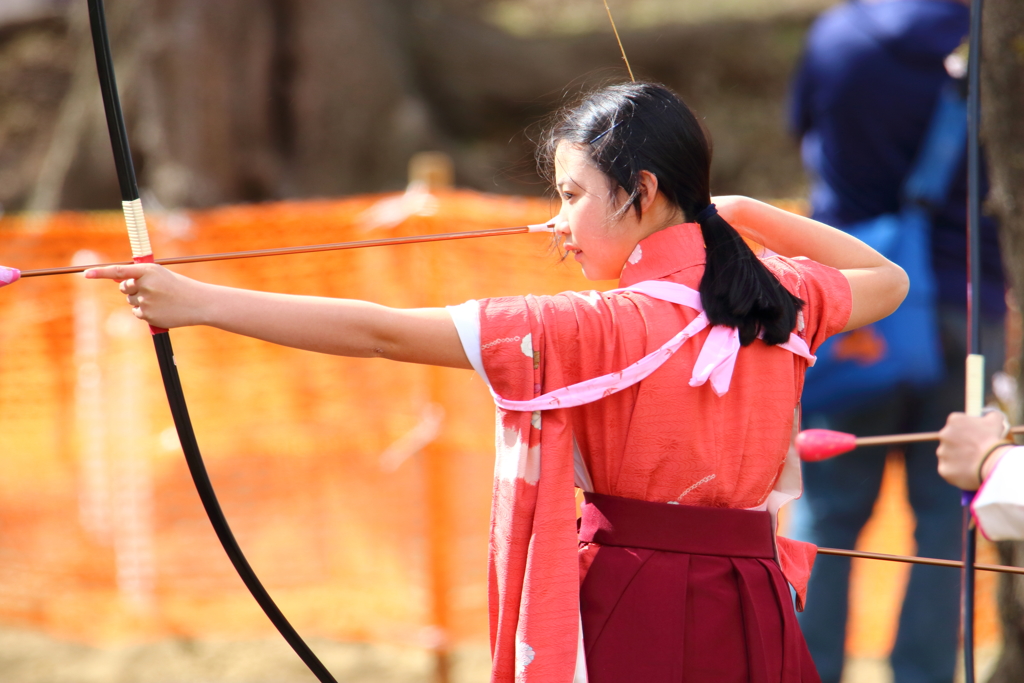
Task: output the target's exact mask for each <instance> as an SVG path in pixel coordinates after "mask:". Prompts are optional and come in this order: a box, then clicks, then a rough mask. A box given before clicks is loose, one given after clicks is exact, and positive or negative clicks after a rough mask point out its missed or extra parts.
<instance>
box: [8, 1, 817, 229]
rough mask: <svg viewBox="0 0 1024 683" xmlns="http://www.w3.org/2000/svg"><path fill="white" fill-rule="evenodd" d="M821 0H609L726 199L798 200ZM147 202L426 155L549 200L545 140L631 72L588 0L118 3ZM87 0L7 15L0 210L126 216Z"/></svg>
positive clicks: (311, 190)
mask: <svg viewBox="0 0 1024 683" xmlns="http://www.w3.org/2000/svg"><path fill="white" fill-rule="evenodd" d="M828 4H830V3H829V2H828V0H696V1H694V2H686V3H680V2H674V1H672V0H638V1H636V2H628V1H627V0H612V1H611V2H610V5H611V9H612V11H613V13H614V14H615V17H616V19H617V21H618V24H619V26H620V28H621V30H622V39H623V42H624V44H625V47H626V51H627V53H628V55H629V57H630V60H631V62H632V64H633V68H634V70H635V72H636V74H637V77H638V78H644V79H653V80H658V81H662V82H664V83H666V84H668V85H670V86H671V87H673V88H675V89H676V90H677V91H678V92H680V93H681V94H682V95H683V97H684V98H685V99H686V100H687V101H688V102H689V103H690V104H691V106H693V107H694V108H695V109H696V110H697V111H698V112H699V113H700V114H701V115H702V116H703V117H705V119H706V121H707V123H708V126H709V128H710V129H711V131H712V134H713V136H714V139H715V144H716V157H715V166H714V190H715V191H716V192H740V193H745V194H752V195H757V196H762V197H791V196H797V195H799V194H802V191H803V188H804V179H803V175H802V171H801V169H800V164H799V159H798V156H797V148H796V144H795V142H794V141H793V140H791V139H790V138H789V136H788V135H787V133H786V126H785V100H786V92H787V83H788V79H789V75H790V72H791V69H792V65H793V63H794V61H795V60H796V58H797V57H798V55H799V51H800V45H801V41H802V38H803V34H804V32H805V30H806V29H807V27H808V26H809V24H810V21H811V20H812V18H813V16H814V15H815V14H816V13H817V12H818V11H820V10H821V9H822V8H823V7H824V6H826V5H828ZM107 10H108V15H109V21H110V25H111V33H112V36H113V38H112V39H113V43H114V52H115V59H116V61H117V74H118V78H119V85H120V88H121V93H122V101H123V104H124V106H125V109H126V116H127V119H128V122H129V126H130V131H129V133H130V137H131V141H132V145H133V148H134V149H133V151H134V153H135V159H136V165H137V167H138V171H139V176H140V182H141V184H142V185H143V187H144V188H145V191H146V194H147V201H149V202H153V201H155V202H157V203H159V204H160V205H163V206H166V207H169V208H179V207H180V208H189V207H205V206H211V205H218V204H223V203H231V202H246V201H263V200H272V199H283V198H301V197H317V196H334V195H342V194H352V193H361V192H372V191H384V190H395V189H399V188H401V187H402V186H403V185H404V183H405V179H406V166H405V165H406V162H407V160H408V158H409V157H410V156H411V155H412V154H413V153H415V152H417V151H422V150H427V149H431V150H441V151H444V152H447V153H448V154H450V155H451V156H452V157H453V159H454V160H455V168H456V183H457V184H458V185H460V186H464V187H470V188H476V189H480V190H485V191H494V192H501V193H512V194H541V193H543V192H544V191H545V189H546V188H545V187H544V185H543V183H542V181H541V180H540V178H539V177H538V175H537V174H536V169H535V166H534V162H533V156H532V152H533V146H534V145H533V141H534V139H535V138H536V136H537V135H538V134H539V131H540V130H541V129H542V124H543V120H544V117H545V116H546V115H547V114H549V113H550V112H551V111H552V110H553V109H554V108H556V107H557V106H558V105H559V104H560V103H562V102H564V101H565V99H566V97H571V96H572V95H573V94H575V93H577V92H578V91H580V90H581V89H586V88H590V87H593V86H595V85H597V84H601V83H606V82H612V81H617V80H622V79H624V78H626V72H625V70H624V68H623V65H622V60H621V58H620V56H619V52H618V47H617V46H616V44H615V40H614V38H613V36H612V34H611V28H610V25H609V23H608V18H607V15H606V13H605V9H604V6H603V4H602V3H601V2H600V1H594V0H565V1H563V2H549V1H545V0H374V1H373V2H369V1H367V0H218V1H217V2H213V3H211V2H207V1H206V0H108V2H107ZM90 49H91V48H90V43H89V35H88V28H87V19H86V17H85V3H84V2H75V3H71V2H68V1H67V0H5V2H4V3H0V203H2V204H3V205H4V206H5V207H6V209H7V210H14V211H17V210H24V209H31V210H43V211H46V210H53V209H58V208H73V209H91V208H101V207H111V206H117V192H116V183H115V178H114V173H113V165H112V163H111V160H110V158H109V157H110V152H109V150H108V149H107V142H106V131H105V128H104V123H103V117H102V109H101V104H100V99H99V91H98V86H97V85H96V78H95V73H94V70H95V69H94V65H93V62H92V57H91V54H90V53H89V50H90Z"/></svg>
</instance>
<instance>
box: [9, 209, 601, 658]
mask: <svg viewBox="0 0 1024 683" xmlns="http://www.w3.org/2000/svg"><path fill="white" fill-rule="evenodd" d="M410 202H411V204H410ZM550 211H551V207H550V206H549V203H548V202H547V201H544V200H525V199H515V198H501V197H489V196H482V195H478V194H475V193H468V192H450V193H444V194H442V195H439V196H433V197H431V196H427V195H421V196H401V197H396V196H387V197H379V196H378V197H361V198H355V199H347V200H342V201H323V202H307V203H294V204H271V205H261V206H247V207H236V208H224V209H217V210H212V211H205V212H194V213H188V214H172V215H150V216H149V222H150V226H151V232H152V235H153V243H154V250H155V252H156V254H157V255H158V256H176V255H186V254H198V253H209V252H221V251H232V250H241V249H258V248H266V247H275V246H282V245H301V244H313V243H320V242H336V241H344V240H352V239H366V238H375V237H391V236H398V235H409V234H424V233H438V232H451V231H456V230H474V229H482V228H489V227H501V226H514V225H523V224H526V223H536V222H540V221H543V220H545V219H547V218H548V217H550V215H551V214H550ZM409 212H413V213H414V214H415V215H413V216H412V217H409V218H407V219H406V220H404V221H403V222H402V223H401V224H400V226H399V227H397V228H387V227H376V228H374V227H373V226H374V225H377V226H380V225H381V224H384V225H387V224H388V223H394V222H395V221H397V220H400V219H401V218H402V217H403V216H404V215H405V214H408V213H409ZM422 214H428V215H422ZM0 235H2V247H0V263H4V264H9V265H12V266H16V267H19V268H22V269H28V268H37V267H47V266H58V265H65V264H69V263H71V262H72V261H73V260H74V259H78V260H79V261H82V260H84V261H86V262H95V261H97V260H98V261H110V260H123V259H128V258H130V257H129V249H128V243H127V240H126V238H125V234H124V227H123V221H122V218H121V216H120V215H119V214H115V213H109V214H89V215H86V214H70V213H68V214H58V215H55V216H52V217H50V218H48V219H46V220H45V222H41V221H38V220H37V221H34V220H33V219H31V218H26V217H14V218H10V217H9V218H5V219H3V220H2V221H0ZM82 250H88V251H90V252H91V253H90V254H81V253H79V252H81V251H82ZM76 254H78V255H77V256H76ZM178 270H179V272H182V273H184V274H187V275H191V276H195V277H198V278H201V279H204V280H207V281H211V282H216V283H221V284H226V285H237V286H242V287H250V288H257V289H266V290H272V291H280V292H294V293H304V294H315V295H326V296H349V297H356V298H363V299H367V300H370V301H376V302H379V303H383V304H387V305H392V306H407V307H417V306H440V305H445V304H452V303H460V302H462V301H465V300H466V299H469V298H477V297H484V296H495V295H505V294H514V293H523V292H528V291H529V292H537V293H551V292H557V291H561V290H565V289H570V288H572V289H579V288H584V287H588V286H593V285H588V284H587V283H586V282H585V281H584V280H583V279H582V277H581V276H580V275H579V274H578V269H576V268H572V267H570V266H568V265H567V264H566V265H562V264H559V263H558V262H557V259H556V258H554V257H553V256H552V255H551V253H550V251H549V242H548V238H547V237H546V236H544V235H536V234H534V235H521V236H519V235H517V236H511V237H493V238H483V239H479V240H472V241H458V242H447V243H440V244H429V245H410V246H401V247H387V248H372V249H364V250H358V251H348V252H339V253H327V254H311V255H298V256H286V257H275V258H261V259H254V260H245V261H230V262H223V263H208V264H197V265H191V266H181V267H179V268H178ZM0 315H2V319H3V321H4V324H3V326H2V328H0V452H2V453H3V465H2V468H3V469H2V471H3V472H4V475H3V477H0V620H2V621H4V622H7V623H15V624H24V625H31V626H34V627H42V628H44V629H46V630H48V631H50V632H53V633H55V634H57V635H63V636H69V637H74V638H78V639H87V640H92V641H111V640H120V639H124V638H129V637H130V638H137V637H140V636H141V637H158V636H165V635H182V636H199V635H203V636H208V635H222V636H231V637H252V636H259V635H265V634H268V633H270V632H271V630H272V627H271V626H270V625H269V623H268V622H267V620H266V619H265V618H264V617H263V616H262V614H261V613H260V612H259V610H258V607H257V606H256V605H255V603H254V602H253V601H252V600H251V598H250V597H249V595H248V593H247V592H246V591H245V589H244V587H243V586H242V584H241V582H240V580H239V579H238V578H237V577H236V576H235V574H234V570H233V569H232V567H231V566H230V564H229V562H228V560H227V559H226V558H225V557H224V554H223V552H222V551H221V549H220V547H219V545H218V544H217V541H216V539H215V538H214V536H213V534H212V532H211V530H210V528H209V523H208V522H207V521H206V518H205V516H204V513H203V511H202V509H201V506H200V504H199V501H198V498H197V496H196V494H195V492H194V491H193V489H192V484H191V481H190V479H189V477H188V474H187V470H186V468H185V465H184V463H183V461H182V458H181V456H180V451H179V449H178V445H177V439H176V436H175V434H174V431H173V429H172V423H171V418H170V413H169V411H168V408H167V407H166V405H165V403H164V397H163V394H162V388H161V384H160V380H159V373H158V369H157V366H156V363H155V362H154V359H153V351H152V345H151V343H150V341H149V339H148V337H149V335H148V332H147V330H146V326H145V325H144V324H142V323H140V322H138V321H137V320H135V319H134V318H133V317H132V316H131V314H130V311H129V309H128V308H127V306H125V305H124V298H123V296H121V295H120V294H119V293H118V292H117V291H116V289H115V288H114V287H113V286H111V285H110V284H109V283H96V282H91V281H85V280H84V279H83V278H81V276H75V275H69V276H55V277H46V278H35V279H29V280H23V281H21V282H18V283H16V284H15V285H13V286H11V287H10V288H8V289H5V290H4V291H3V292H2V293H0ZM172 338H173V341H174V344H175V352H176V357H177V362H178V366H179V369H180V372H181V375H182V382H183V384H184V387H185V393H186V397H187V398H188V399H189V407H190V410H191V413H192V418H193V421H194V423H195V427H196V432H197V434H198V438H199V443H200V447H201V448H202V450H203V452H204V455H205V457H206V459H207V463H208V466H209V469H210V472H211V477H212V479H213V482H214V486H215V487H216V489H217V491H218V492H219V495H220V497H221V501H222V503H223V506H224V508H225V513H226V515H227V516H228V518H229V520H230V521H231V523H232V526H233V528H234V531H235V533H236V535H237V537H238V539H239V543H240V544H241V546H242V547H243V549H244V550H245V552H246V553H247V555H248V557H249V558H250V561H251V562H252V564H253V566H254V568H255V569H256V572H257V574H258V575H260V577H261V578H262V579H263V581H264V582H265V583H266V585H267V587H268V590H270V592H271V594H272V595H273V596H274V597H275V599H276V600H277V601H278V602H279V604H280V606H281V608H282V610H283V611H284V612H285V614H286V615H288V616H289V617H290V618H291V619H292V620H293V622H294V623H295V624H296V626H297V628H299V630H300V632H302V633H304V634H309V635H322V636H327V637H333V638H338V639H373V640H385V641H392V642H409V643H422V644H424V645H434V644H436V643H437V641H438V639H439V638H440V637H442V635H446V636H447V637H448V638H449V639H450V640H451V641H454V642H465V641H467V640H484V639H486V632H487V631H486V629H487V619H486V588H485V584H486V552H487V529H488V513H489V497H490V490H491V472H492V469H493V441H494V437H493V424H494V416H493V404H492V403H491V401H490V398H489V396H488V394H487V391H486V388H485V387H484V385H483V383H482V382H481V381H480V380H479V379H478V378H476V377H475V375H474V374H473V373H470V372H466V371H459V370H444V369H434V368H425V367H418V366H413V365H405V364H397V363H390V362H387V361H382V360H350V359H341V358H334V357H328V356H322V355H317V354H311V353H303V352H298V351H293V350H289V349H283V348H279V347H274V346H272V345H270V344H265V343H262V342H258V341H254V340H250V339H245V338H241V337H236V336H233V335H228V334H224V333H221V332H217V331H215V330H209V329H199V328H196V329H183V330H178V331H175V332H174V333H173V335H172ZM382 457H383V460H382ZM438 627H441V630H439V629H438Z"/></svg>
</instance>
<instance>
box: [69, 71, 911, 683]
mask: <svg viewBox="0 0 1024 683" xmlns="http://www.w3.org/2000/svg"><path fill="white" fill-rule="evenodd" d="M540 159H541V160H542V166H543V168H544V170H546V171H549V172H550V173H551V174H553V176H554V184H555V188H556V189H557V191H558V194H559V196H560V198H561V210H560V212H559V214H558V216H557V217H556V218H554V219H552V222H551V225H552V227H553V229H554V232H555V233H556V235H557V236H558V237H559V238H560V240H561V246H562V248H563V250H564V253H565V254H567V255H569V254H571V255H572V256H573V258H574V259H575V260H576V261H578V262H579V263H580V265H581V267H582V268H583V272H584V273H585V275H586V276H587V277H588V278H591V279H607V278H616V277H617V278H619V283H620V289H617V290H613V291H611V292H603V293H600V292H566V293H562V294H558V295H555V296H533V295H527V296H519V297H503V298H495V299H485V300H481V301H470V302H467V303H465V304H462V305H459V306H453V307H449V308H447V309H444V308H437V309H409V310H403V309H394V308H388V307H385V306H379V305H376V304H371V303H366V302H362V301H352V300H342V299H327V298H316V297H302V296H289V295H282V294H271V293H266V292H255V291H246V290H240V289H232V288H229V287H221V286H218V285H211V284H206V283H202V282H198V281H195V280H191V279H188V278H185V277H182V276H181V275H177V274H175V273H173V272H171V271H169V270H166V269H164V268H162V267H160V266H156V265H152V264H142V265H131V266H111V267H107V268H97V269H94V270H90V271H88V272H87V273H86V277H89V278H107V279H112V280H116V281H119V282H120V283H121V284H120V289H121V291H122V292H123V293H124V294H126V295H127V297H128V302H129V304H130V305H131V306H132V310H133V312H134V313H135V315H136V316H137V317H138V318H141V319H143V320H146V321H148V322H149V323H151V324H152V325H155V326H158V327H163V328H172V327H181V326H186V325H209V326H212V327H216V328H219V329H222V330H226V331H229V332H234V333H237V334H242V335H246V336H250V337H255V338H258V339H263V340H266V341H270V342H274V343H277V344H283V345H287V346H292V347H297V348H301V349H308V350H311V351H318V352H321V353H330V354H338V355H343V356H356V357H367V358H369V357H381V358H389V359H392V360H397V361H405V362H413V363H426V364H431V365H441V366H447V367H456V368H466V369H474V370H475V371H476V372H478V373H479V374H480V376H481V377H482V378H483V379H484V381H485V382H487V384H488V386H489V387H490V390H491V392H492V394H493V396H494V400H495V402H496V404H497V406H498V416H499V421H498V434H497V462H496V467H495V482H494V501H493V508H492V521H491V525H492V531H491V552H490V613H491V642H492V652H493V674H492V677H493V680H494V681H501V682H508V683H511V682H512V681H513V680H515V681H537V682H540V683H569V682H570V681H583V680H588V679H589V680H590V681H591V683H606V682H608V683H612V682H614V683H623V682H626V681H644V683H669V682H670V681H671V682H672V683H676V682H678V681H701V682H703V681H707V682H714V683H725V682H728V681H737V682H739V681H765V682H766V683H773V682H776V681H780V682H783V681H784V682H786V683H797V682H803V681H817V680H818V675H817V673H816V671H815V669H814V665H813V663H812V662H811V660H810V656H809V655H808V652H807V648H806V645H805V643H804V640H803V636H802V635H801V634H800V631H799V628H798V626H797V623H796V619H795V614H794V607H793V601H792V600H791V599H790V589H789V585H792V586H793V587H794V588H795V590H796V594H797V596H798V598H797V600H798V603H800V602H802V600H803V593H804V591H805V589H806V581H807V576H808V574H809V572H810V564H811V562H812V561H813V556H814V549H813V547H812V546H808V545H807V544H798V543H795V542H793V541H789V540H787V539H784V538H776V537H775V534H774V528H775V524H774V515H775V512H776V511H777V510H778V508H779V506H780V505H782V504H783V503H785V502H786V501H788V500H790V499H791V498H793V497H795V496H796V495H799V491H800V476H799V465H798V463H797V462H796V461H795V459H794V458H791V457H787V454H788V453H789V444H790V439H791V434H792V432H793V428H794V418H795V411H796V408H797V405H798V402H799V399H800V392H801V389H802V386H803V378H804V371H805V370H806V368H807V367H808V365H809V364H810V363H811V362H812V361H813V353H814V351H815V349H816V348H817V347H818V345H819V344H821V343H822V342H823V341H824V340H825V339H826V338H828V337H829V336H830V335H833V334H836V333H837V332H840V331H843V330H848V329H852V328H855V327H859V326H861V325H865V324H867V323H870V322H873V321H875V320H877V319H879V318H882V317H884V316H886V315H888V314H889V313H891V312H892V311H893V310H895V309H896V307H897V306H898V305H899V304H900V302H901V301H902V300H903V297H904V295H905V293H906V291H907V287H908V281H907V277H906V275H905V274H904V272H903V271H902V270H901V269H900V268H899V267H898V266H896V265H894V264H893V263H891V262H889V261H888V260H886V259H885V258H884V257H882V256H881V255H879V254H878V253H877V252H875V251H873V250H872V249H871V248H869V247H867V246H866V245H864V244H863V243H861V242H859V241H858V240H856V239H855V238H853V237H850V236H849V235H846V234H844V233H843V232H840V231H839V230H835V229H833V228H830V227H828V226H825V225H822V224H820V223H817V222H815V221H812V220H810V219H807V218H802V217H799V216H796V215H793V214H790V213H787V212H785V211H782V210H779V209H776V208H773V207H770V206H768V205H766V204H762V203H760V202H757V201H754V200H752V199H747V198H743V197H719V198H717V199H716V201H715V203H714V204H712V203H711V195H710V187H709V169H710V164H711V146H710V143H709V140H708V138H707V136H706V135H705V132H704V130H703V128H702V126H701V124H700V122H699V121H698V119H697V118H696V117H695V116H694V114H693V113H692V112H691V111H690V110H689V109H688V108H687V106H686V105H685V104H683V102H682V101H680V100H679V98H678V97H677V96H676V95H674V94H673V93H672V92H670V91H669V90H667V89H666V88H664V87H663V86H660V85H655V84H648V83H636V84H625V85H615V86H611V87H607V88H604V89H601V90H598V91H596V92H594V93H592V94H590V95H588V96H586V97H585V98H584V99H582V100H581V101H580V102H578V103H577V104H575V105H574V106H572V107H569V108H567V109H565V110H563V111H562V112H560V113H559V114H558V115H557V117H556V120H555V123H554V124H553V126H552V127H551V129H550V132H549V133H548V134H547V136H546V139H545V141H544V143H543V145H542V149H541V154H540ZM741 235H746V236H748V237H751V238H753V239H754V240H756V241H757V242H759V243H761V244H764V245H765V247H766V250H768V251H766V254H768V255H765V256H762V257H758V256H756V255H755V254H754V253H753V251H751V249H750V248H749V247H748V246H747V244H746V243H745V242H744V240H743V238H742V237H741ZM574 484H575V486H577V487H579V488H582V489H583V490H584V491H585V497H586V502H585V503H584V505H583V516H582V520H581V522H580V526H579V530H577V521H576V515H575V507H574V491H573V485H574Z"/></svg>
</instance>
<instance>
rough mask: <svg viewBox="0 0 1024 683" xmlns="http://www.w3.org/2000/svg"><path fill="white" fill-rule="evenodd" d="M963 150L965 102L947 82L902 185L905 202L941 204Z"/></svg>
mask: <svg viewBox="0 0 1024 683" xmlns="http://www.w3.org/2000/svg"><path fill="white" fill-rule="evenodd" d="M966 149H967V103H966V102H965V101H964V100H963V98H962V97H960V95H959V93H958V92H957V89H956V84H955V83H948V84H947V85H946V87H944V88H943V89H942V91H941V92H940V93H939V99H938V102H936V104H935V111H934V112H933V113H932V118H931V122H930V123H929V124H928V131H927V132H926V133H925V137H924V141H923V143H922V144H921V151H920V152H919V153H918V156H917V159H916V160H915V162H914V166H913V168H912V169H911V171H910V175H908V176H907V179H906V181H905V182H904V184H903V201H904V203H905V204H908V205H915V204H916V205H924V206H925V207H937V206H939V205H941V204H942V202H944V201H945V199H946V195H947V194H948V192H949V185H950V183H951V182H952V180H953V176H954V174H955V172H956V170H957V166H958V163H959V161H960V159H962V158H963V154H964V151H965V150H966Z"/></svg>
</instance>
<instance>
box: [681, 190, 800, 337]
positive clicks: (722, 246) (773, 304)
mask: <svg viewBox="0 0 1024 683" xmlns="http://www.w3.org/2000/svg"><path fill="white" fill-rule="evenodd" d="M694 220H695V221H696V222H697V224H698V225H700V231H701V234H702V235H703V236H704V247H705V249H706V252H707V255H706V257H705V263H704V276H703V277H702V278H701V280H700V287H699V290H700V302H701V305H702V306H704V313H705V315H707V317H708V321H709V322H710V323H711V324H712V325H725V326H727V327H735V328H736V329H737V330H739V333H740V344H742V345H743V346H747V345H749V344H750V343H752V342H753V341H754V340H755V339H757V337H758V336H761V338H762V339H763V340H764V342H765V343H766V344H769V345H773V344H782V343H783V342H785V341H787V340H788V339H789V335H790V332H792V331H793V328H794V327H796V317H797V313H799V311H800V310H801V309H802V308H803V305H804V302H803V301H801V300H800V298H799V297H796V296H794V295H793V294H792V293H790V291H789V290H788V289H786V288H785V287H783V286H782V283H780V282H779V281H778V279H777V278H776V277H775V275H773V274H772V273H771V271H769V270H768V269H767V268H766V267H765V265H764V264H763V263H761V261H760V259H758V258H757V256H756V255H755V254H754V252H753V251H752V250H751V249H750V247H749V246H747V243H746V242H744V241H743V238H742V237H740V234H739V233H738V232H736V229H735V228H733V227H732V226H731V225H729V223H728V221H726V220H725V219H724V218H722V217H721V216H720V215H719V214H718V211H717V209H715V205H714V204H708V205H707V207H705V208H704V209H703V210H701V211H700V212H699V213H698V214H697V215H696V216H695V217H694Z"/></svg>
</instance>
